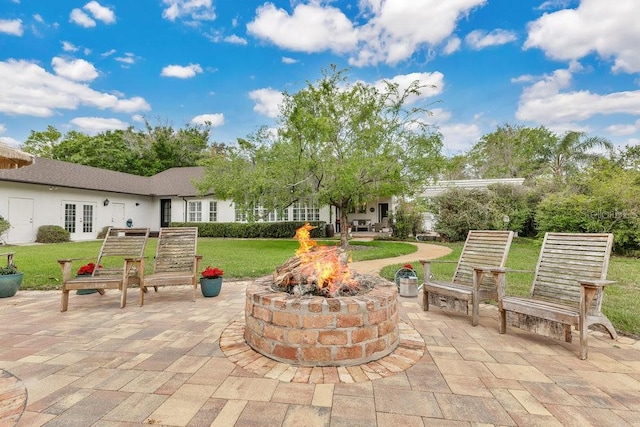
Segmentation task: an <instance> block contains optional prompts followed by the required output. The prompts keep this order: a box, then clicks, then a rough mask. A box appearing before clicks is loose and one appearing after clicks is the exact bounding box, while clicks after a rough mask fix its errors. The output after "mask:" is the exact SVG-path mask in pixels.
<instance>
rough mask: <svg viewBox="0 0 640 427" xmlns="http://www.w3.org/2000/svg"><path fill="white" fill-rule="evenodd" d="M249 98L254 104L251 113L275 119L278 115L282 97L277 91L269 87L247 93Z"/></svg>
mask: <svg viewBox="0 0 640 427" xmlns="http://www.w3.org/2000/svg"><path fill="white" fill-rule="evenodd" d="M249 98H251V100H253V101H255V103H256V105H255V106H254V107H253V111H255V112H256V113H258V114H262V115H264V116H267V117H271V118H275V117H278V115H279V114H280V104H281V103H282V100H283V99H284V95H283V94H282V92H280V91H279V90H275V89H271V88H270V87H269V88H263V89H256V90H253V91H251V92H249Z"/></svg>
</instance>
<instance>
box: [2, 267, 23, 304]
mask: <svg viewBox="0 0 640 427" xmlns="http://www.w3.org/2000/svg"><path fill="white" fill-rule="evenodd" d="M22 274H23V273H16V274H3V275H1V276H0V298H7V297H12V296H14V295H15V294H16V292H18V288H19V287H20V285H21V284H22Z"/></svg>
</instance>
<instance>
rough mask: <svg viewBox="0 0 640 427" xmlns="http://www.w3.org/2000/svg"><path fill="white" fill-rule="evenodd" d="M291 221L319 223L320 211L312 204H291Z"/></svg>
mask: <svg viewBox="0 0 640 427" xmlns="http://www.w3.org/2000/svg"><path fill="white" fill-rule="evenodd" d="M293 220H294V221H319V220H320V209H319V208H318V207H317V205H316V204H315V203H314V202H306V203H301V202H297V203H294V204H293Z"/></svg>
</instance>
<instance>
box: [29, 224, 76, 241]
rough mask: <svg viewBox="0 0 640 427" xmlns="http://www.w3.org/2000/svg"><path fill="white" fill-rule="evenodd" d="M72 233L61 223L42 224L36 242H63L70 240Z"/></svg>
mask: <svg viewBox="0 0 640 427" xmlns="http://www.w3.org/2000/svg"><path fill="white" fill-rule="evenodd" d="M70 236H71V235H70V233H69V232H68V231H67V230H65V229H64V228H62V227H60V226H59V225H42V226H40V227H39V228H38V234H37V235H36V242H38V243H62V242H68V241H69V240H70Z"/></svg>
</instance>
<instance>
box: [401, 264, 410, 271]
mask: <svg viewBox="0 0 640 427" xmlns="http://www.w3.org/2000/svg"><path fill="white" fill-rule="evenodd" d="M402 268H406V269H407V270H413V265H411V264H405V265H403V266H402Z"/></svg>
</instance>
